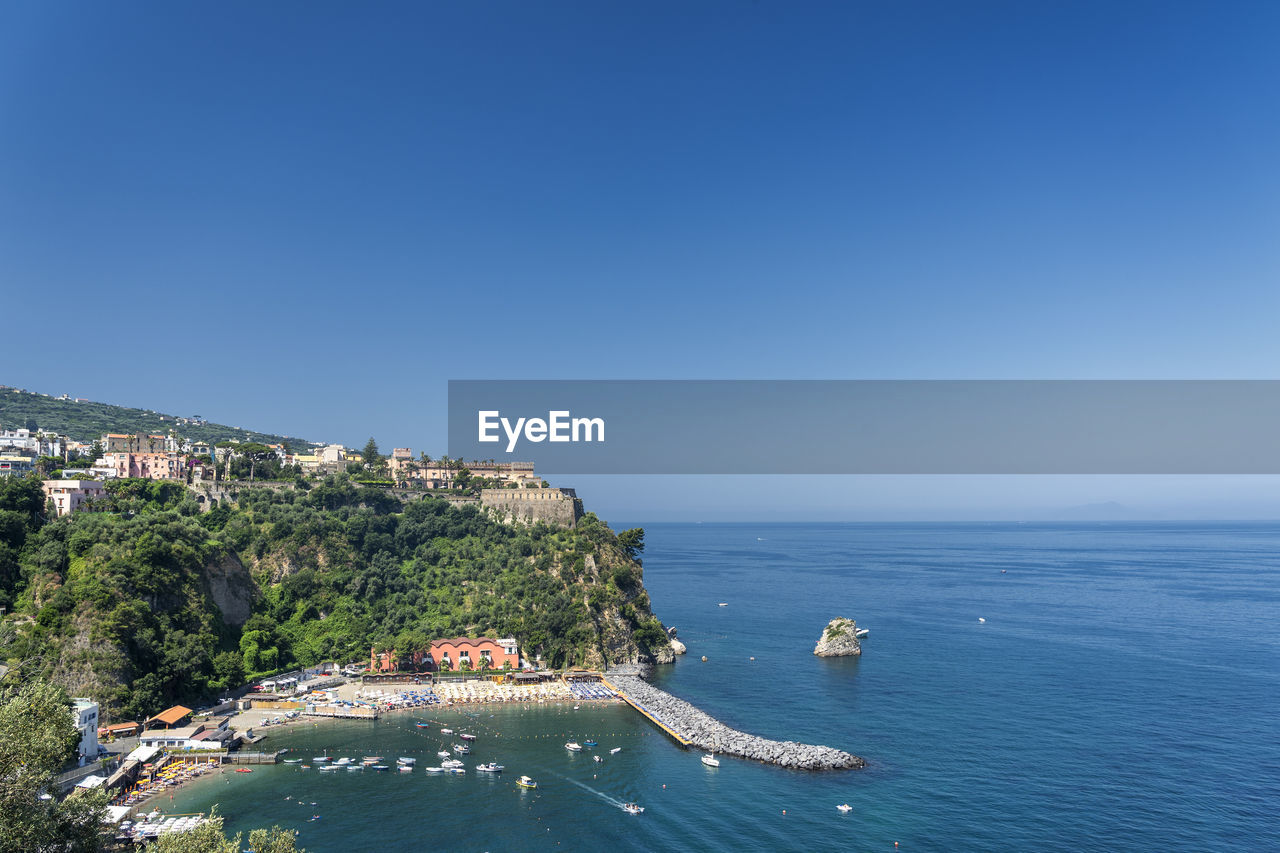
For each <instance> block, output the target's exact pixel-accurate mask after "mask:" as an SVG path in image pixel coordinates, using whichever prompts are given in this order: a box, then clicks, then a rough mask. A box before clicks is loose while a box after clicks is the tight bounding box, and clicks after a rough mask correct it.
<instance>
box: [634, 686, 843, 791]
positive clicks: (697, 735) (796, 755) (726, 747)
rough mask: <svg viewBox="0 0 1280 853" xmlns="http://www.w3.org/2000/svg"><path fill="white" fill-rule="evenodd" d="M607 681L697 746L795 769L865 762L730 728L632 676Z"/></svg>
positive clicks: (838, 767) (840, 767)
mask: <svg viewBox="0 0 1280 853" xmlns="http://www.w3.org/2000/svg"><path fill="white" fill-rule="evenodd" d="M609 680H610V682H612V683H613V684H614V686H616V687H617V688H618V689H620V690H622V691H623V692H625V693H626V694H627V695H628V696H629V697H630V698H631V700H632V701H633V702H634V703H635V704H637V705H639V706H641V707H643V708H644V709H645V710H646V711H648V712H649V713H650V714H652V715H653V717H654V718H655V719H657V720H659V721H661V722H662V723H663V724H664V725H666V726H667V727H669V728H670V729H671V730H672V731H674V732H675V733H676V734H678V735H680V737H682V738H684V739H685V740H687V741H689V743H690V744H691V745H692V746H695V747H697V748H699V749H705V750H707V751H709V752H716V753H720V754H722V755H735V756H737V757H739V758H746V759H748V760H750V761H763V762H765V763H768V764H776V765H778V766H779V767H789V768H792V769H795V770H850V769H857V768H860V767H862V766H863V765H865V764H866V762H865V761H863V760H862V759H861V758H859V757H858V756H856V755H853V754H851V753H848V752H844V751H843V750H839V749H833V748H831V747H829V746H814V745H812V744H807V743H796V742H795V741H778V740H769V739H768V738H762V737H757V736H756V735H750V734H747V733H746V732H740V731H738V730H737V729H731V728H729V727H728V726H726V725H725V724H724V723H722V722H720V721H719V720H717V719H716V718H715V717H712V716H711V715H710V714H707V713H704V712H703V711H699V710H698V709H697V708H695V707H694V706H693V705H690V704H689V703H688V702H686V701H684V700H683V699H677V698H676V697H674V696H672V695H671V694H670V693H667V692H665V691H662V690H659V689H658V688H656V687H654V686H652V685H651V684H649V683H648V682H646V681H644V680H642V679H640V678H638V677H636V676H633V675H620V674H617V673H616V672H610V673H609Z"/></svg>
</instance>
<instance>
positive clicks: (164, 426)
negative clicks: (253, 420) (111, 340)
mask: <svg viewBox="0 0 1280 853" xmlns="http://www.w3.org/2000/svg"><path fill="white" fill-rule="evenodd" d="M29 425H34V426H36V427H39V428H40V429H44V430H51V431H53V432H56V433H59V434H61V435H65V436H69V437H70V438H72V439H74V440H75V441H83V442H90V441H93V440H94V439H95V438H99V437H101V436H103V435H105V434H106V433H110V432H119V433H130V434H134V435H136V434H138V433H148V434H153V435H159V434H163V433H167V432H168V431H169V430H171V429H176V430H177V431H178V433H179V434H180V435H182V436H183V437H184V438H189V439H191V440H193V441H206V442H210V443H217V442H219V441H229V440H231V439H236V440H238V441H259V442H262V443H264V444H285V443H287V444H289V445H290V446H291V447H292V448H293V449H294V450H296V451H301V450H302V449H303V448H305V447H306V446H308V445H309V444H311V443H312V442H308V441H304V440H303V439H300V438H293V437H290V436H284V435H273V434H272V433H265V432H256V431H254V430H248V429H238V428H236V427H230V426H224V425H222V424H203V425H200V426H194V425H190V424H184V425H182V426H177V425H176V423H175V418H174V416H173V415H166V414H163V413H157V412H151V411H147V410H146V409H130V408H127V407H125V406H113V405H111V404H110V403H76V402H72V401H70V400H58V399H55V398H53V397H46V396H44V395H43V394H33V393H31V392H29V391H19V390H17V389H15V388H0V427H3V428H4V429H21V428H22V427H26V426H29Z"/></svg>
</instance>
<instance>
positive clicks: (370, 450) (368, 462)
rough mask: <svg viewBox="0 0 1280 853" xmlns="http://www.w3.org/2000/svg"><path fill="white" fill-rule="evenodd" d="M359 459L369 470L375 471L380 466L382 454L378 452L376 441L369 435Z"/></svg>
mask: <svg viewBox="0 0 1280 853" xmlns="http://www.w3.org/2000/svg"><path fill="white" fill-rule="evenodd" d="M360 457H361V461H363V462H364V466H365V467H366V468H368V469H369V470H370V471H376V470H378V469H379V468H381V467H382V456H381V454H379V453H378V442H376V441H374V440H373V436H369V440H368V441H367V442H365V445H364V450H363V451H361V453H360Z"/></svg>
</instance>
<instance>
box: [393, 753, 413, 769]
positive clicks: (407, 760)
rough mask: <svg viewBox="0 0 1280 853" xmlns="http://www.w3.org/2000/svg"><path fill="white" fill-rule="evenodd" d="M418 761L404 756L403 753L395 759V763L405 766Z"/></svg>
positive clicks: (410, 765)
mask: <svg viewBox="0 0 1280 853" xmlns="http://www.w3.org/2000/svg"><path fill="white" fill-rule="evenodd" d="M417 763H418V759H416V758H405V757H404V756H403V755H402V756H400V757H399V758H397V759H396V764H403V765H405V766H406V767H412V766H413V765H415V764H417Z"/></svg>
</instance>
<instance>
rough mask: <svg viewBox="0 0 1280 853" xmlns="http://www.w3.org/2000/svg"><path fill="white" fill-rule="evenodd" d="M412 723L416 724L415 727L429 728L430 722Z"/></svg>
mask: <svg viewBox="0 0 1280 853" xmlns="http://www.w3.org/2000/svg"><path fill="white" fill-rule="evenodd" d="M414 725H415V726H417V727H418V728H420V729H429V728H431V724H430V723H414Z"/></svg>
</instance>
